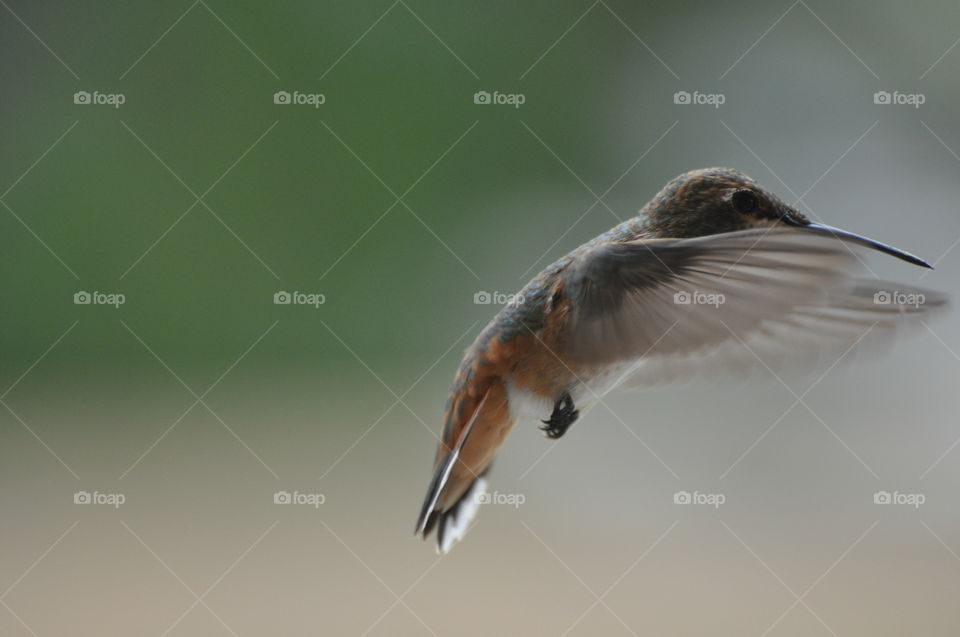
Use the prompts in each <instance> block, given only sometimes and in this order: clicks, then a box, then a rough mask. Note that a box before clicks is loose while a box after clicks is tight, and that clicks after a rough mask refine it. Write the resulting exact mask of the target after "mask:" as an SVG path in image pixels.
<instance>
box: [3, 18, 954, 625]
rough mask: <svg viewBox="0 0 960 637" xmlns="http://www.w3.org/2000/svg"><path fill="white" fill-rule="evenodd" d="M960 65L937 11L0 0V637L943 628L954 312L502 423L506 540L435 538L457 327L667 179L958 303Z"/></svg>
mask: <svg viewBox="0 0 960 637" xmlns="http://www.w3.org/2000/svg"><path fill="white" fill-rule="evenodd" d="M957 38H960V8H958V7H957V6H956V5H955V4H954V3H949V2H919V3H912V4H910V5H905V4H903V3H895V2H868V1H866V0H862V1H853V2H846V3H843V4H842V5H841V6H838V5H836V4H833V3H827V2H822V1H813V0H809V1H798V2H793V3H792V4H791V3H790V2H782V3H779V2H778V3H761V2H740V3H725V4H722V5H721V4H718V3H708V2H688V3H679V4H678V3H667V2H660V3H642V4H640V5H636V4H634V3H629V2H620V1H613V0H603V1H600V2H594V3H592V4H591V3H590V2H561V3H548V2H538V3H524V4H523V5H522V6H516V5H515V4H514V3H507V2H492V3H482V4H476V3H462V2H455V3H445V2H420V1H414V0H398V1H397V2H393V3H391V2H390V1H389V0H388V1H386V2H364V3H347V2H334V3H308V2H299V1H298V2H289V3H283V4H282V5H280V6H273V5H261V4H259V3H246V2H241V3H226V2H221V1H214V0H201V1H197V2H194V3H193V4H190V2H183V3H162V4H156V3H147V2H135V3H127V4H123V5H117V4H112V3H83V4H74V3H64V2H59V3H58V2H48V3H43V4H42V5H38V4H36V3H29V2H22V1H14V0H7V2H6V3H3V7H2V8H0V42H2V43H3V44H2V45H0V46H2V48H3V53H4V55H3V56H2V57H0V76H2V80H3V85H4V86H5V87H6V90H5V95H6V99H5V100H4V101H3V104H2V105H0V137H2V139H3V148H4V152H3V153H2V155H0V203H2V204H3V209H2V210H0V224H2V228H0V237H2V239H0V241H2V250H0V259H2V261H3V268H2V269H0V284H2V290H3V295H4V303H3V311H2V313H0V343H2V348H3V350H2V351H3V356H2V357H0V376H2V378H0V406H2V408H0V431H2V444H0V474H2V480H0V506H2V509H3V515H2V516H0V538H2V540H3V546H4V550H3V551H2V552H0V633H2V634H4V635H38V636H39V635H65V634H71V635H98V636H102V635H141V634H143V635H147V634H150V635H171V636H174V635H177V636H179V635H204V636H209V635H319V634H323V635H431V634H433V635H490V634H495V633H498V634H532V635H598V634H600V635H631V634H633V635H641V634H643V635H650V634H654V635H660V634H662V635H736V636H743V635H758V636H764V635H770V636H781V635H804V636H810V635H834V636H844V637H847V636H861V635H862V636H867V635H869V636H871V637H876V636H884V635H890V636H893V635H904V634H918V635H953V634H956V631H957V627H958V626H960V611H958V607H957V604H956V600H957V598H958V595H960V510H958V508H957V505H956V502H957V487H958V484H960V449H958V448H956V447H955V445H956V444H957V440H958V439H960V424H958V418H957V412H958V405H960V396H958V394H957V391H956V390H957V386H958V380H960V358H958V354H957V353H958V352H960V340H958V336H957V334H958V331H957V326H958V320H960V319H958V318H957V317H956V316H955V315H948V316H946V317H944V318H942V319H940V320H937V321H935V322H932V323H930V324H929V329H926V328H921V329H919V330H917V331H915V332H914V333H913V334H912V335H910V337H908V338H905V339H903V340H901V341H899V342H898V343H897V344H896V345H894V346H893V347H892V348H890V349H889V350H888V351H885V352H883V353H882V354H879V355H877V356H867V357H862V358H860V359H859V360H856V361H844V363H845V364H843V365H839V366H838V367H836V368H835V369H833V370H831V371H830V372H829V373H828V374H827V375H826V376H823V377H822V378H818V377H817V375H812V376H799V377H795V376H787V377H784V380H785V381H786V382H787V384H788V385H789V387H790V389H787V388H786V387H785V386H784V385H782V384H781V383H780V382H778V381H777V380H776V379H775V378H773V377H771V376H770V375H768V374H763V373H759V374H756V375H754V376H752V377H750V378H749V379H746V380H744V381H742V382H734V383H721V384H707V383H699V384H695V385H690V386H686V387H676V388H667V389H663V390H659V391H655V392H647V393H640V394H636V393H634V394H626V393H625V394H617V395H614V396H611V397H610V398H609V400H608V401H607V404H608V406H609V409H605V408H604V407H598V408H596V409H594V410H593V411H592V412H590V413H589V414H588V415H587V416H586V418H585V419H584V420H583V422H582V423H581V424H580V425H579V426H578V427H577V428H575V429H574V430H573V431H572V432H571V433H570V434H569V435H567V436H566V437H565V438H563V440H561V441H560V442H558V443H552V442H548V441H546V440H545V439H543V437H542V436H541V435H540V433H539V432H538V431H537V430H536V428H535V426H534V425H533V424H527V425H524V426H520V427H518V428H517V430H516V431H515V432H514V433H513V435H512V437H511V440H510V443H509V444H508V445H507V446H506V448H505V450H504V452H503V453H502V455H501V457H500V458H499V459H498V461H497V465H496V467H495V471H494V473H493V474H492V483H491V488H492V489H493V490H495V491H496V492H497V493H498V494H499V495H500V496H502V497H501V499H507V500H511V501H514V502H515V501H517V500H522V504H521V505H520V506H512V505H510V504H490V505H486V506H484V507H483V510H482V511H481V515H480V518H479V522H478V524H477V526H476V528H474V529H473V530H472V531H471V533H470V534H469V536H468V537H467V539H466V541H465V542H463V543H461V544H460V545H458V546H457V547H456V548H455V549H454V550H453V551H452V552H451V554H449V555H448V556H446V557H444V558H442V559H438V558H437V557H436V556H435V555H434V552H433V547H432V545H431V544H424V543H422V542H419V541H417V540H415V539H414V538H413V535H412V531H413V522H414V519H415V516H416V513H417V511H418V507H419V505H420V501H421V497H422V495H423V489H424V488H425V487H426V484H427V481H428V478H429V470H430V465H431V461H432V458H433V453H434V445H435V444H436V439H435V434H436V433H438V432H439V430H440V426H441V422H440V416H441V413H442V409H443V404H444V401H445V399H446V393H447V390H448V386H449V382H450V380H451V378H452V375H453V371H454V370H455V368H456V365H457V363H458V360H459V356H460V354H461V352H462V350H463V348H464V347H466V346H467V344H468V343H469V342H470V340H471V339H472V338H474V336H475V335H476V334H477V333H478V332H479V330H480V329H481V328H482V326H483V325H484V324H485V322H486V321H488V320H489V319H490V318H491V317H492V316H493V315H494V314H495V312H496V310H497V306H496V304H494V303H491V304H484V303H476V302H475V295H477V294H478V293H482V292H486V293H489V294H490V296H491V298H493V297H496V298H499V297H500V295H505V294H509V293H512V292H514V291H516V290H517V289H518V288H519V287H521V286H522V285H523V283H524V282H525V281H526V279H528V278H529V277H530V276H532V275H533V274H534V273H535V272H536V271H537V270H538V269H539V268H541V267H543V266H544V265H546V264H547V263H549V262H550V261H551V260H552V259H554V258H557V257H559V256H561V255H562V254H564V253H565V252H566V251H568V250H570V249H572V248H573V247H575V246H576V245H578V244H579V243H581V242H583V241H585V240H587V239H589V238H591V237H593V236H594V235H596V234H598V233H599V232H602V231H603V230H605V229H607V228H609V227H610V226H612V225H614V224H615V223H617V220H618V219H624V218H627V217H629V216H631V215H633V214H634V213H635V211H636V210H637V209H638V208H639V207H640V206H641V205H642V204H643V203H644V202H645V201H646V200H647V199H648V198H649V197H651V196H652V195H653V194H654V193H655V192H656V190H657V189H659V188H660V186H662V185H663V184H664V183H665V182H666V181H667V180H668V179H670V178H671V177H673V176H675V175H676V174H678V173H681V172H683V171H686V170H689V169H692V168H698V167H704V166H709V165H729V166H734V167H738V168H740V169H742V170H744V171H746V172H748V173H749V174H751V175H752V176H753V177H755V178H756V179H758V180H759V181H760V182H761V183H763V184H765V185H766V186H768V187H769V188H771V189H773V190H774V191H776V192H777V193H779V194H780V195H781V196H783V197H784V198H785V199H787V200H788V201H790V202H793V201H795V200H797V199H802V203H801V204H800V205H801V207H803V206H806V208H805V209H806V210H807V211H808V212H811V213H812V214H814V215H815V216H817V217H819V218H821V219H823V220H824V221H825V222H828V223H831V224H834V225H837V226H840V227H843V228H847V229H850V230H852V231H857V232H861V233H864V234H867V235H869V236H872V237H875V238H877V239H879V240H882V241H887V242H890V243H893V244H895V245H897V246H899V247H901V248H903V249H906V250H909V251H911V252H915V253H917V254H919V255H921V256H923V257H925V258H927V259H929V260H931V261H934V262H935V263H936V265H937V269H936V271H934V272H932V273H930V274H928V275H924V273H923V272H922V271H921V270H919V269H918V268H911V267H909V266H907V265H905V264H903V263H901V262H898V261H895V260H893V259H889V258H881V255H876V257H875V258H873V259H872V260H871V263H870V265H871V267H872V268H873V269H874V270H875V271H876V272H877V274H878V275H879V276H881V277H884V278H890V279H893V280H899V281H903V282H909V283H913V284H919V285H922V286H927V287H930V288H935V289H939V290H943V291H946V292H948V293H950V294H952V295H954V296H955V295H956V294H957V293H958V292H960V278H958V273H960V248H957V247H956V246H957V243H958V239H960V215H958V214H957V200H958V196H960V180H958V178H957V177H958V175H960V157H958V152H960V122H958V120H957V118H956V112H957V108H958V105H960V83H958V82H957V76H958V73H960V47H957V48H954V47H955V46H956V43H957ZM478 92H487V93H490V95H491V100H490V101H491V102H495V100H496V99H498V98H497V97H496V95H495V93H498V94H500V95H501V96H518V95H519V96H522V102H523V103H522V104H521V105H519V106H514V105H512V104H498V103H483V102H484V101H485V97H484V96H483V95H482V93H481V95H480V96H479V97H477V98H476V100H478V101H479V102H480V103H475V94H477V93H478ZM684 92H685V93H686V94H689V95H690V101H691V103H689V104H687V103H683V102H684V101H685V98H684ZM877 92H881V93H880V95H879V96H877V97H876V98H875V94H876V93H877ZM883 92H886V93H888V94H889V95H890V100H889V101H890V102H891V103H885V101H886V98H885V96H884V95H885V94H884V93H883ZM678 93H679V96H678V97H675V96H677V94H678ZM85 94H87V95H88V96H89V102H90V103H85V102H86V101H87V99H88V97H86V96H85ZM286 94H289V96H290V100H289V101H290V103H286V99H287V98H286V96H285V95H286ZM321 95H322V98H321V97H314V96H321ZM118 96H122V97H118ZM275 96H276V98H275ZM298 96H299V97H298ZM717 96H721V97H722V99H721V98H718V97H717ZM918 96H920V97H918ZM502 99H504V100H506V99H508V98H506V97H502ZM509 99H512V101H513V102H517V101H520V100H518V98H516V97H514V98H509ZM98 100H99V101H100V102H102V103H97V102H98ZM275 100H276V101H275ZM298 100H299V101H300V102H302V103H296V102H297V101H298ZM698 100H699V101H706V102H712V104H711V103H696V102H697V101H698ZM321 101H322V103H320V102H321ZM720 101H722V104H719V106H717V107H715V106H714V105H715V104H716V103H717V102H720ZM921 101H922V103H921V104H918V105H916V104H917V103H918V102H921ZM118 102H122V103H120V104H118ZM678 102H679V103H678ZM898 102H900V103H898ZM921 277H922V280H921ZM82 292H87V293H90V294H91V297H90V298H91V301H92V302H91V303H90V304H76V303H75V302H74V295H75V294H77V293H82ZM94 292H97V293H99V294H100V295H101V296H96V297H95V296H93V293H94ZM278 292H289V293H293V292H299V293H301V294H302V295H322V297H321V296H313V297H309V296H298V297H296V298H293V297H291V300H293V301H294V302H292V303H290V304H276V303H274V296H275V294H277V293H278ZM118 294H122V295H123V301H124V302H123V303H122V304H119V306H118V307H115V306H111V305H109V304H104V303H107V302H109V301H110V299H112V300H113V301H114V302H115V303H119V297H117V296H109V295H118ZM83 298H84V297H82V296H81V297H80V298H79V300H83ZM479 298H481V299H482V298H483V297H482V296H481V297H479ZM311 299H312V301H311ZM321 299H322V301H323V303H320V302H319V301H320V300H321ZM280 300H283V297H280ZM101 301H102V302H101ZM314 301H316V305H311V304H309V303H312V302H314ZM848 363H849V364H848ZM808 390H809V391H808ZM796 397H801V398H802V402H801V403H796ZM681 492H688V493H690V494H691V499H695V498H700V499H702V498H708V499H711V498H712V499H713V500H714V501H715V500H716V499H717V496H722V500H723V503H722V504H721V505H720V506H719V507H713V506H709V505H706V504H688V505H684V504H675V494H677V493H681ZM878 492H881V496H880V498H879V499H880V501H881V502H882V501H883V499H884V496H883V495H882V493H883V492H886V493H889V494H890V498H891V500H893V502H892V503H891V504H882V503H881V504H876V503H875V494H876V493H878ZM277 494H279V495H277ZM285 494H289V498H290V500H291V502H290V503H289V504H286V503H284V499H285V498H286V495H285ZM518 496H522V497H518ZM87 498H89V503H86V501H87ZM682 498H683V496H682V495H681V496H680V499H681V501H682ZM275 500H278V501H279V503H277V502H275ZM897 500H899V501H900V502H901V503H899V504H898V503H897ZM918 500H922V504H919V506H912V505H910V504H907V503H906V502H908V501H909V502H918ZM121 501H122V503H121ZM298 502H299V503H298ZM311 503H313V504H311Z"/></svg>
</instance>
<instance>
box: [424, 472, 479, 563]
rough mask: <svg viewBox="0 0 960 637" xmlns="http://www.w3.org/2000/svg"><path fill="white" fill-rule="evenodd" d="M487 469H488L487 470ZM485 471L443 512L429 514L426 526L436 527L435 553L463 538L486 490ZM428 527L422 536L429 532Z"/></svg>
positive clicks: (443, 551) (446, 549)
mask: <svg viewBox="0 0 960 637" xmlns="http://www.w3.org/2000/svg"><path fill="white" fill-rule="evenodd" d="M487 471H489V469H488V470H487ZM486 473H487V472H486V471H485V472H484V473H483V474H482V475H481V476H480V477H479V478H477V479H476V480H474V481H473V483H471V485H470V486H469V487H468V488H467V490H466V491H465V492H464V494H463V495H462V496H460V499H459V500H457V501H456V502H455V503H454V505H453V506H452V507H450V508H449V509H447V510H446V511H444V512H442V513H441V512H439V511H434V512H433V513H431V514H430V518H431V519H430V521H429V522H428V526H430V527H432V526H433V525H436V527H437V553H439V554H443V553H446V552H448V551H449V550H450V549H451V548H452V547H453V545H454V544H456V543H457V542H459V541H460V540H462V539H463V537H464V536H465V535H466V534H467V531H468V530H469V529H470V525H471V523H472V522H473V520H474V518H476V517H477V511H478V510H479V509H480V503H481V502H482V500H483V496H484V494H486V492H487V481H486V479H485V477H484V476H485V475H486ZM429 532H430V531H429V528H428V530H427V531H425V532H424V536H426V535H427V533H429Z"/></svg>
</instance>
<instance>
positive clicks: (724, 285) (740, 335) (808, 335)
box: [564, 229, 946, 384]
mask: <svg viewBox="0 0 960 637" xmlns="http://www.w3.org/2000/svg"><path fill="white" fill-rule="evenodd" d="M854 249H855V248H854V247H853V246H851V245H848V244H845V243H844V242H842V241H839V240H837V239H835V238H832V237H827V236H819V235H815V234H813V233H804V232H803V230H794V229H782V230H780V229H778V230H769V229H767V230H763V229H758V230H747V231H743V232H733V233H726V234H718V235H712V236H707V237H699V238H696V239H666V240H648V241H634V242H629V243H620V244H605V245H600V246H597V247H595V248H593V249H591V250H589V251H587V252H585V253H584V254H583V255H581V256H580V257H579V258H578V259H577V260H576V261H575V262H574V263H572V264H571V266H570V267H569V268H568V269H567V271H566V272H565V274H564V277H565V279H564V286H565V290H566V294H567V295H568V297H569V299H570V304H571V307H572V310H571V315H570V319H569V324H568V330H569V331H568V345H569V348H570V351H571V353H572V354H573V355H574V357H575V358H576V359H577V360H578V361H579V362H580V363H582V364H585V365H598V366H606V365H611V364H623V363H634V365H633V368H634V369H633V371H634V376H635V378H634V379H633V382H635V383H636V382H639V383H640V384H652V383H653V382H654V381H656V382H662V381H664V380H673V379H675V378H681V377H685V376H690V375H692V374H694V373H696V372H697V371H700V370H703V369H710V370H711V371H717V370H718V369H728V370H729V369H734V370H746V369H750V368H752V367H754V366H755V365H757V364H760V363H762V364H763V365H767V366H773V365H776V364H777V362H778V361H780V360H782V359H784V358H786V357H790V358H791V360H793V359H794V358H797V357H812V356H815V355H817V354H818V353H823V352H824V351H826V350H836V351H837V354H838V355H842V354H844V353H846V351H848V350H849V349H851V348H852V347H853V346H854V345H856V344H858V343H860V342H861V341H862V340H864V339H867V338H868V337H869V338H870V340H874V338H875V337H876V336H878V335H882V334H884V333H890V332H891V331H892V328H894V327H896V326H897V325H898V324H899V323H902V322H903V320H905V319H906V318H909V317H910V316H917V315H922V314H923V313H925V312H928V311H930V310H933V309H934V308H937V307H941V306H943V305H945V303H946V299H945V298H944V297H943V296H942V295H940V294H938V293H935V292H930V291H926V290H920V289H917V288H911V287H909V286H903V285H895V284H888V283H883V282H880V281H870V280H860V281H858V280H855V279H854V278H853V277H852V274H853V273H855V271H856V270H857V269H858V268H857V265H858V259H857V257H856V256H855V255H854V253H853V250H854Z"/></svg>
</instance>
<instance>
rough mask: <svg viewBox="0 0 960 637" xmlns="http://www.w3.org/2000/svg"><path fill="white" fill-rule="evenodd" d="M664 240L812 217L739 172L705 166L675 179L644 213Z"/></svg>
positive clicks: (798, 222)
mask: <svg viewBox="0 0 960 637" xmlns="http://www.w3.org/2000/svg"><path fill="white" fill-rule="evenodd" d="M641 214H643V215H644V216H645V217H646V226H647V229H648V230H649V231H650V232H652V233H653V234H654V235H655V236H657V237H660V238H679V239H688V238H691V237H701V236H704V235H708V234H717V233H720V232H734V231H737V230H748V229H750V228H755V227H758V226H761V227H769V226H772V225H778V224H788V225H794V226H801V225H807V224H809V223H810V221H809V219H807V217H806V216H805V215H804V214H803V213H801V212H800V211H799V210H797V209H796V208H794V207H792V206H789V205H787V204H786V203H785V202H784V201H783V200H782V199H780V198H779V197H777V196H776V195H775V194H773V193H772V192H769V191H768V190H766V189H764V188H763V187H761V186H760V185H758V184H757V182H755V181H754V180H753V179H751V178H750V177H748V176H747V175H745V174H744V173H742V172H740V171H739V170H735V169H733V168H703V169H701V170H692V171H690V172H688V173H684V174H682V175H680V176H679V177H676V178H674V179H673V180H671V181H670V183H668V184H667V185H666V186H664V187H663V189H662V190H661V191H660V192H659V193H657V196H656V197H654V198H653V200H652V201H651V202H650V203H649V204H647V206H646V207H645V208H644V210H643V211H642V213H641Z"/></svg>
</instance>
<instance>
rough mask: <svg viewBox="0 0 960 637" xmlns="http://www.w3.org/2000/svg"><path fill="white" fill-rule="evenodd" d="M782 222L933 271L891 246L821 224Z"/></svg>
mask: <svg viewBox="0 0 960 637" xmlns="http://www.w3.org/2000/svg"><path fill="white" fill-rule="evenodd" d="M784 222H785V223H787V224H788V225H791V226H795V227H797V228H803V229H804V230H810V231H812V232H816V233H818V234H823V235H827V236H831V237H836V238H837V239H840V240H841V241H849V242H851V243H859V244H860V245H863V246H867V247H868V248H873V249H874V250H879V251H880V252H885V253H886V254H889V255H891V256H894V257H897V258H898V259H902V260H904V261H906V262H907V263H912V264H914V265H919V266H922V267H924V268H930V269H931V270H932V269H933V266H932V265H930V264H929V263H927V262H926V261H924V260H923V259H921V258H920V257H917V256H914V255H912V254H910V253H909V252H905V251H904V250H900V249H899V248H894V247H893V246H891V245H887V244H886V243H880V242H879V241H874V240H873V239H868V238H867V237H864V236H862V235H859V234H854V233H852V232H847V231H846V230H841V229H840V228H834V227H833V226H827V225H824V224H821V223H807V224H800V223H797V222H796V221H793V220H792V219H790V218H789V217H786V218H784Z"/></svg>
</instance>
